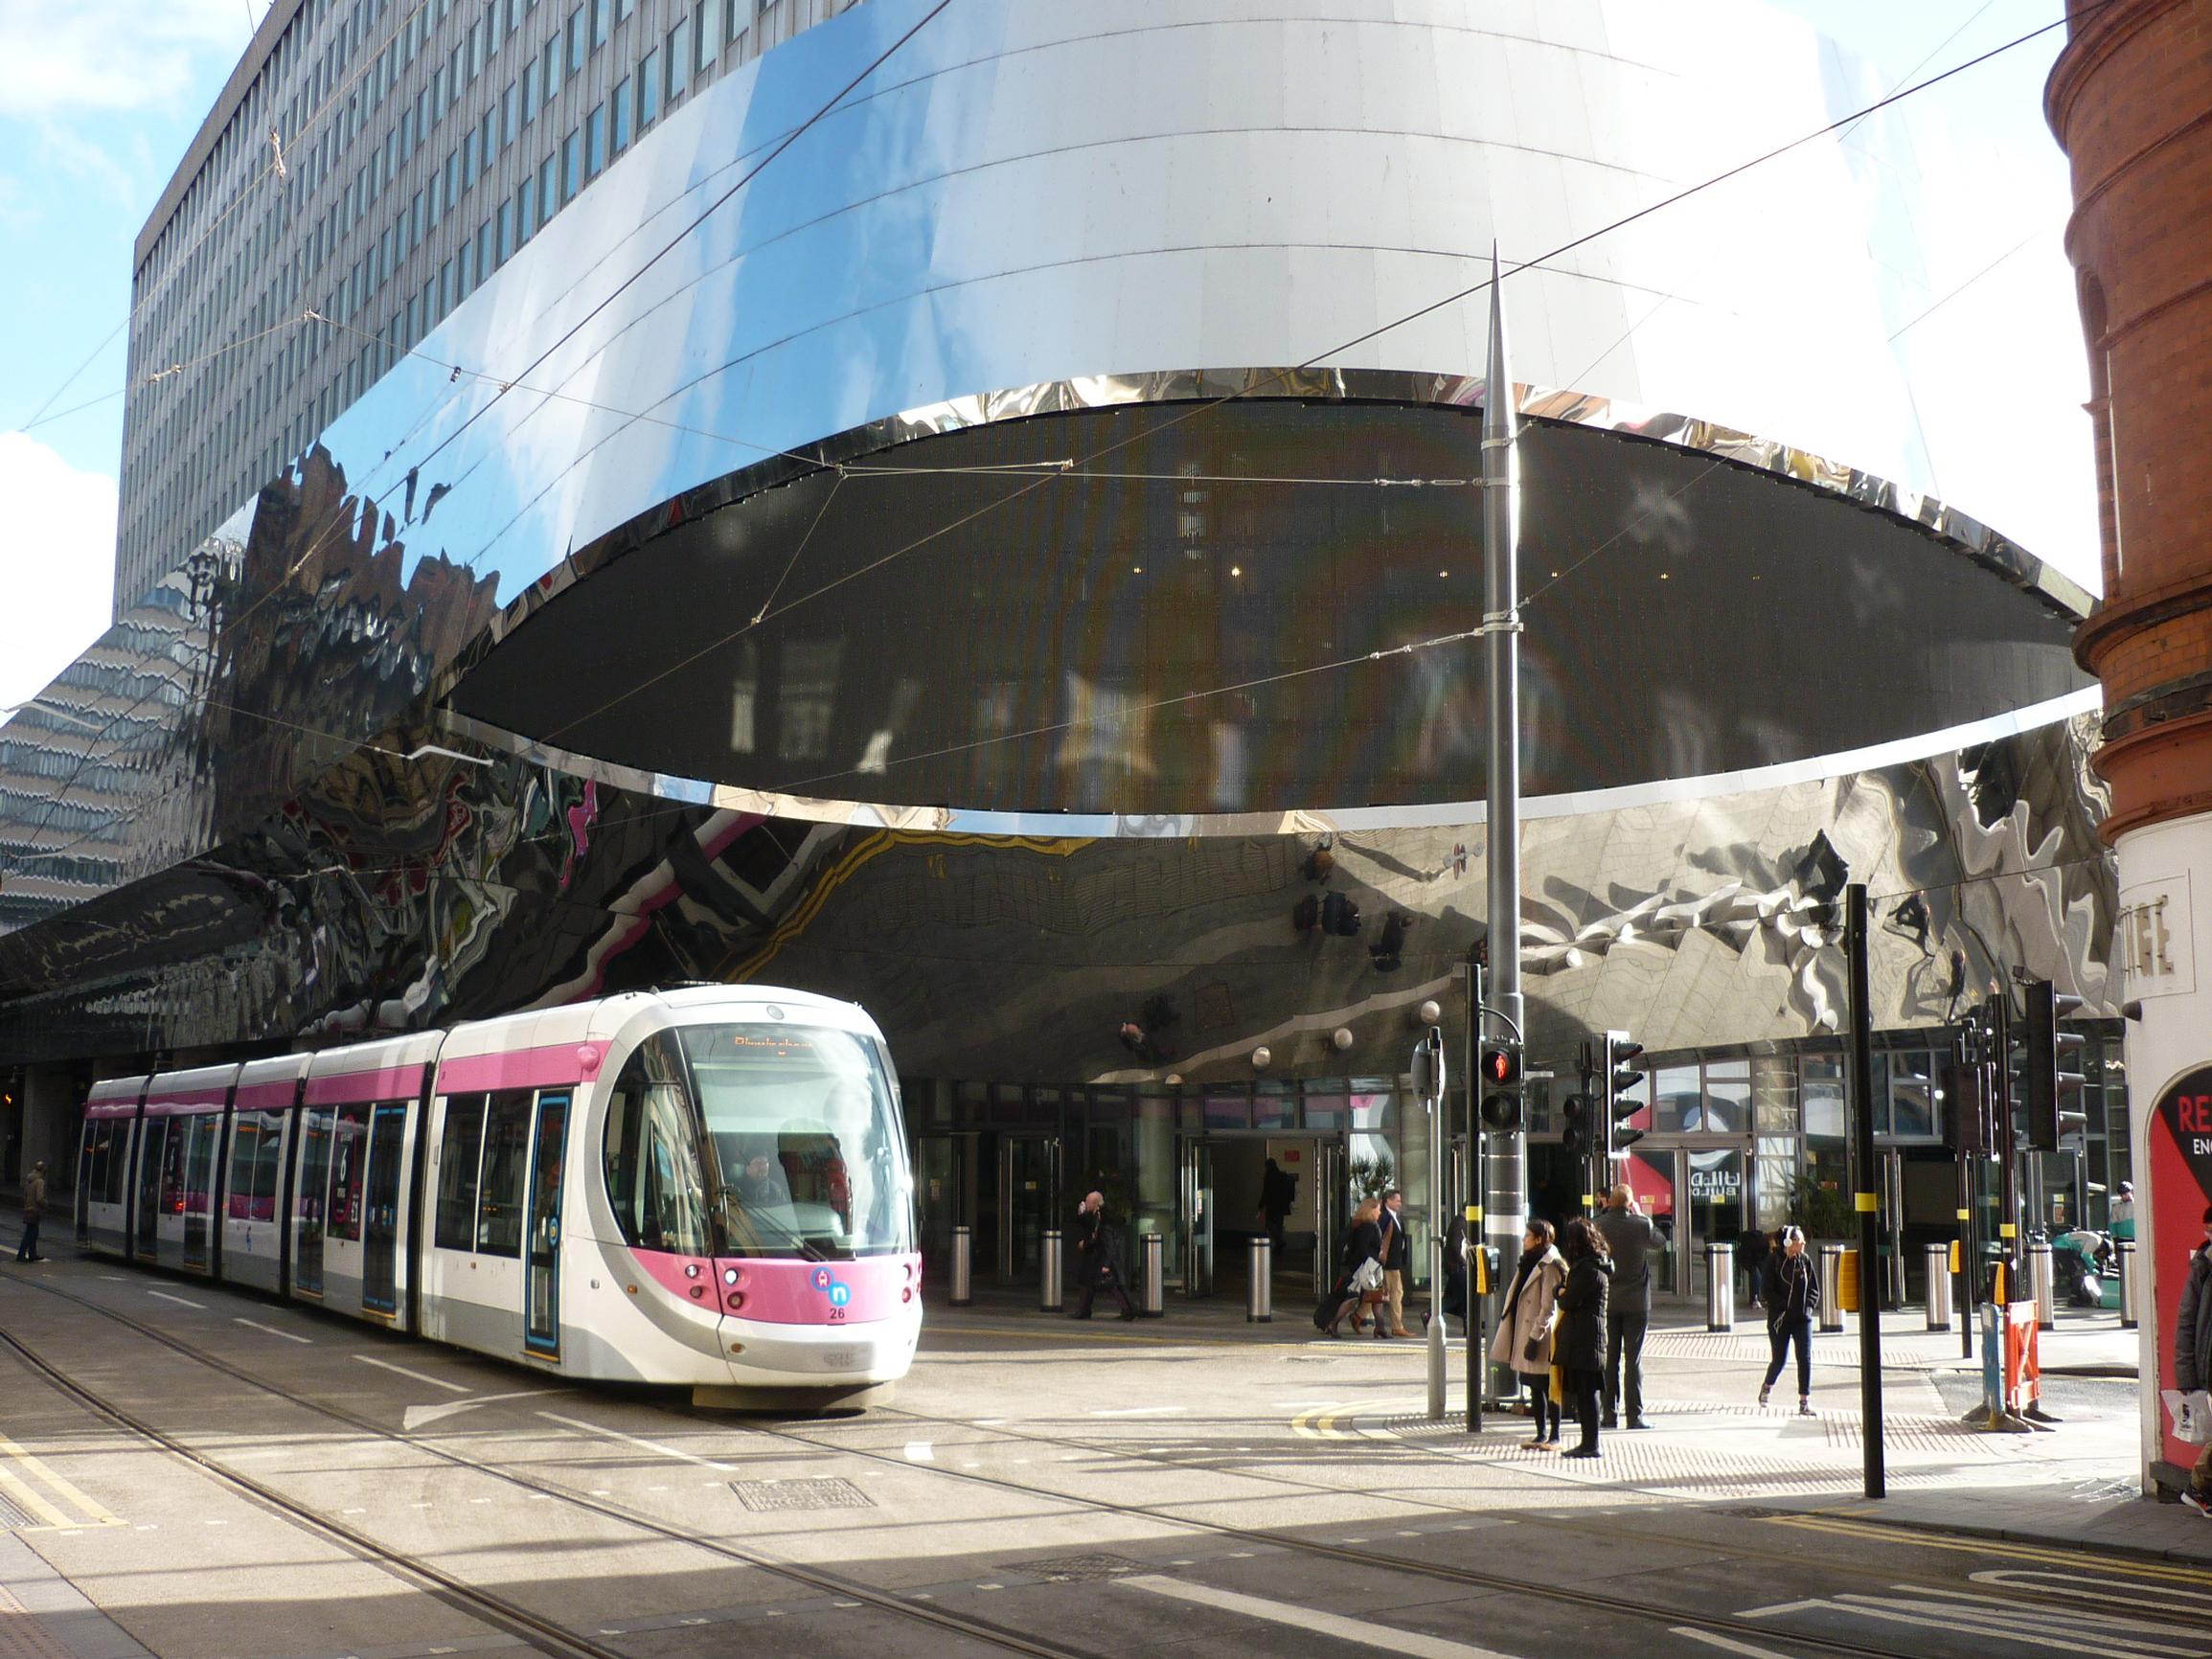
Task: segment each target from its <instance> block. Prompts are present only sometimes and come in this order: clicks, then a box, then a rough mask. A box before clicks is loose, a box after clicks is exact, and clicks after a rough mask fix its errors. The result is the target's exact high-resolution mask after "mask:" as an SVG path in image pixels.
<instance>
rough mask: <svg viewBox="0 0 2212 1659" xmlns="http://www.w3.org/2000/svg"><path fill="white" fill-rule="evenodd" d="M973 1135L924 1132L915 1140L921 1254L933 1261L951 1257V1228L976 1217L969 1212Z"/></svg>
mask: <svg viewBox="0 0 2212 1659" xmlns="http://www.w3.org/2000/svg"><path fill="white" fill-rule="evenodd" d="M974 1148H975V1137H974V1136H973V1135H972V1134H957V1135H922V1136H918V1137H917V1138H916V1140H915V1142H914V1197H915V1209H916V1210H917V1211H918V1212H919V1214H920V1217H921V1223H922V1255H923V1258H924V1260H925V1261H930V1262H932V1263H935V1262H940V1261H950V1260H951V1257H952V1230H953V1228H955V1227H958V1226H960V1225H962V1224H963V1223H966V1224H967V1225H968V1226H969V1227H972V1226H974V1225H975V1217H974V1216H971V1215H969V1191H968V1188H969V1181H968V1168H969V1159H971V1158H972V1157H973V1156H974Z"/></svg>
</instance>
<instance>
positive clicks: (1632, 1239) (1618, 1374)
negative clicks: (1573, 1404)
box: [1597, 1182, 1666, 1428]
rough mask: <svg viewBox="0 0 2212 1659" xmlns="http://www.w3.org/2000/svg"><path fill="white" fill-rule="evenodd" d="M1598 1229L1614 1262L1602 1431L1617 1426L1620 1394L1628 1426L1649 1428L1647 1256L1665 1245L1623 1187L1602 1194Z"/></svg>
mask: <svg viewBox="0 0 2212 1659" xmlns="http://www.w3.org/2000/svg"><path fill="white" fill-rule="evenodd" d="M1597 1229H1598V1231H1599V1232H1600V1233H1602V1234H1604V1235H1605V1239H1606V1248H1607V1250H1608V1252H1610V1253H1611V1255H1612V1258H1613V1281H1612V1293H1611V1296H1610V1297H1609V1298H1608V1301H1607V1304H1606V1414H1605V1426H1606V1427H1608V1428H1617V1427H1618V1426H1619V1420H1618V1417H1617V1413H1618V1412H1619V1410H1620V1407H1621V1405H1622V1403H1623V1396H1624V1394H1625V1395H1626V1397H1627V1404H1628V1408H1629V1426H1630V1428H1649V1427H1651V1424H1649V1423H1647V1422H1646V1421H1645V1420H1644V1333H1645V1332H1646V1331H1648V1330H1649V1329H1651V1326H1652V1263H1651V1260H1650V1256H1651V1252H1653V1250H1657V1249H1659V1248H1661V1247H1662V1246H1663V1245H1664V1244H1665V1242H1666V1240H1665V1238H1664V1236H1663V1235H1662V1234H1661V1233H1660V1232H1659V1227H1658V1223H1657V1222H1655V1221H1653V1219H1652V1218H1651V1217H1650V1216H1647V1215H1645V1214H1644V1213H1643V1211H1642V1210H1640V1209H1639V1208H1637V1206H1636V1195H1635V1193H1632V1192H1630V1190H1629V1187H1628V1184H1627V1183H1626V1182H1623V1183H1622V1184H1621V1185H1619V1186H1617V1187H1615V1188H1614V1189H1613V1190H1612V1192H1611V1193H1608V1194H1607V1197H1606V1208H1605V1211H1604V1213H1603V1214H1602V1215H1600V1216H1598V1218H1597Z"/></svg>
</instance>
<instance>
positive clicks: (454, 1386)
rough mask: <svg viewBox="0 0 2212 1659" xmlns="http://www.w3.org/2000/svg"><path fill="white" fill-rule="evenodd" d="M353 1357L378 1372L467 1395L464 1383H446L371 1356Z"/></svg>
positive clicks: (440, 1377)
mask: <svg viewBox="0 0 2212 1659" xmlns="http://www.w3.org/2000/svg"><path fill="white" fill-rule="evenodd" d="M353 1357H354V1358H355V1359H357V1360H359V1361H360V1362H361V1363H362V1364H363V1365H373V1366H375V1367H376V1369H377V1370H378V1371H389V1372H392V1373H394V1374H395V1375H399V1376H404V1377H406V1378H407V1379H408V1380H410V1381H412V1382H426V1383H428V1384H429V1385H430V1386H431V1387H432V1388H442V1389H445V1391H446V1392H447V1393H448V1394H467V1392H468V1389H467V1384H465V1383H459V1382H447V1381H446V1380H445V1378H444V1377H442V1376H430V1375H426V1374H424V1373H422V1372H420V1371H409V1370H408V1369H407V1368H406V1367H405V1366H403V1365H394V1364H393V1363H392V1362H391V1361H390V1360H388V1359H378V1358H376V1356H375V1355H373V1354H367V1353H356V1354H354V1355H353Z"/></svg>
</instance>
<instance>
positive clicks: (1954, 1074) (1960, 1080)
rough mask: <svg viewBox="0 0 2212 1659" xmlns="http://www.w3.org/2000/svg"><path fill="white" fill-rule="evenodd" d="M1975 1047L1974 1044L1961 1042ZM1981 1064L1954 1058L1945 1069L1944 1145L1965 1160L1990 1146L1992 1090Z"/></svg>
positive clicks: (1962, 1058)
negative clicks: (1990, 1093)
mask: <svg viewBox="0 0 2212 1659" xmlns="http://www.w3.org/2000/svg"><path fill="white" fill-rule="evenodd" d="M1960 1046H1961V1047H1963V1048H1968V1049H1971V1048H1972V1044H1971V1042H1962V1044H1961V1045H1960ZM1986 1076H1987V1074H1986V1073H1985V1072H1984V1070H1983V1068H1982V1065H1981V1062H1980V1061H1979V1060H1978V1059H1974V1058H1973V1057H1971V1056H1955V1055H1954V1056H1953V1057H1951V1058H1950V1059H1948V1060H1946V1061H1945V1062H1944V1067H1943V1081H1942V1087H1943V1139H1944V1145H1946V1146H1948V1147H1949V1148H1950V1149H1951V1150H1952V1151H1954V1152H1956V1153H1957V1154H1958V1155H1959V1156H1960V1157H1962V1158H1979V1157H1982V1156H1983V1155H1984V1154H1986V1153H1987V1152H1988V1151H1989V1149H1990V1146H1991V1135H1990V1121H1989V1089H1988V1086H1987V1084H1986V1082H1985V1080H1984V1079H1985V1078H1986Z"/></svg>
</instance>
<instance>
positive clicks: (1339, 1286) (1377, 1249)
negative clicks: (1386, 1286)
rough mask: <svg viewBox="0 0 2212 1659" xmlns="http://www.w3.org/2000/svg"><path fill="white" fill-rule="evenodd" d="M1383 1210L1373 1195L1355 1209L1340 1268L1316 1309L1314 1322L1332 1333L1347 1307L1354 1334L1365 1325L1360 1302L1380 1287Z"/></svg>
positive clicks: (1341, 1320) (1341, 1319)
mask: <svg viewBox="0 0 2212 1659" xmlns="http://www.w3.org/2000/svg"><path fill="white" fill-rule="evenodd" d="M1381 1213H1382V1205H1381V1204H1380V1202H1379V1201H1378V1200H1376V1199H1374V1198H1367V1199H1364V1200H1362V1201H1361V1202H1360V1204H1359V1206H1358V1208H1357V1209H1356V1210H1354V1211H1353V1212H1352V1227H1351V1230H1350V1232H1349V1233H1347V1234H1346V1235H1345V1239H1344V1254H1343V1261H1342V1265H1341V1268H1340V1269H1339V1271H1338V1272H1337V1275H1336V1277H1335V1279H1334V1281H1333V1282H1331V1284H1330V1286H1329V1288H1328V1290H1327V1291H1326V1292H1324V1293H1323V1295H1322V1297H1321V1301H1320V1303H1319V1304H1318V1305H1317V1306H1316V1307H1314V1309H1313V1323H1314V1324H1315V1325H1316V1326H1318V1327H1319V1328H1320V1329H1323V1330H1325V1331H1327V1332H1328V1333H1329V1334H1330V1335H1331V1336H1334V1335H1335V1334H1336V1327H1337V1326H1338V1325H1339V1324H1341V1323H1342V1322H1343V1319H1344V1315H1345V1313H1346V1311H1347V1310H1349V1311H1350V1312H1351V1315H1352V1334H1353V1335H1355V1336H1357V1335H1358V1334H1359V1331H1360V1329H1361V1328H1362V1326H1363V1325H1364V1324H1365V1321H1363V1320H1362V1319H1361V1318H1360V1317H1359V1307H1360V1303H1361V1302H1362V1301H1363V1300H1364V1298H1365V1297H1366V1295H1367V1294H1368V1292H1369V1290H1370V1289H1380V1286H1381V1284H1382V1261H1381V1256H1382V1228H1381V1226H1380V1223H1379V1222H1378V1220H1377V1217H1378V1216H1380V1215H1381Z"/></svg>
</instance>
